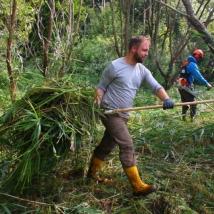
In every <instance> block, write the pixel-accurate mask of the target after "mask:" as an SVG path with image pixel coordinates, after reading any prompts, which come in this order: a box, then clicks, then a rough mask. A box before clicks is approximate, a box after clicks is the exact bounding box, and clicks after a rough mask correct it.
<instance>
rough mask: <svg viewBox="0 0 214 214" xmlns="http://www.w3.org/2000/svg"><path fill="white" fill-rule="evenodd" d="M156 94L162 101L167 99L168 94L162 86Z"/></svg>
mask: <svg viewBox="0 0 214 214" xmlns="http://www.w3.org/2000/svg"><path fill="white" fill-rule="evenodd" d="M156 96H157V97H159V99H160V100H162V101H164V100H166V99H169V95H168V94H167V93H166V91H165V89H164V88H160V89H159V90H158V91H157V92H156Z"/></svg>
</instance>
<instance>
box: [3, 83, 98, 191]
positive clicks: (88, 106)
mask: <svg viewBox="0 0 214 214" xmlns="http://www.w3.org/2000/svg"><path fill="white" fill-rule="evenodd" d="M92 96H93V89H92V87H87V86H85V87H82V86H78V85H75V84H74V83H68V82H67V83H65V82H63V81H62V82H58V83H49V84H48V85H46V86H44V87H35V88H33V89H31V90H29V91H28V93H27V94H26V95H25V96H24V97H23V98H22V99H21V100H19V101H17V102H16V103H14V104H13V105H12V106H11V108H10V109H9V110H8V111H7V112H6V113H5V114H4V115H3V116H2V117H1V121H0V146H1V148H5V149H6V150H7V151H8V150H9V151H10V154H11V156H10V163H11V164H10V167H9V170H8V176H6V178H5V179H4V181H3V182H2V185H1V186H2V187H3V188H5V189H7V190H9V191H10V190H12V191H14V190H16V191H18V190H19V191H23V190H24V189H25V188H26V187H28V186H29V185H30V184H31V183H32V181H33V180H34V179H36V178H39V176H41V175H42V173H44V172H48V171H50V170H51V169H52V168H53V167H54V166H55V164H56V162H57V160H59V159H61V158H63V157H65V155H66V154H68V152H69V151H70V150H73V151H74V150H75V148H76V146H77V143H78V142H80V141H81V139H82V138H86V137H87V139H89V140H91V139H92V138H93V134H94V130H95V125H96V115H97V113H98V112H97V111H96V108H94V104H93V97H92Z"/></svg>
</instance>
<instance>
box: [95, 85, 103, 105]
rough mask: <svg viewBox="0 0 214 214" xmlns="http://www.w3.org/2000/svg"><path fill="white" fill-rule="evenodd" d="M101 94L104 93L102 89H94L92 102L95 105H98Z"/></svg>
mask: <svg viewBox="0 0 214 214" xmlns="http://www.w3.org/2000/svg"><path fill="white" fill-rule="evenodd" d="M103 95H104V91H103V90H102V89H100V88H97V89H96V91H95V98H94V103H95V104H96V105H98V106H100V104H101V101H102V98H103Z"/></svg>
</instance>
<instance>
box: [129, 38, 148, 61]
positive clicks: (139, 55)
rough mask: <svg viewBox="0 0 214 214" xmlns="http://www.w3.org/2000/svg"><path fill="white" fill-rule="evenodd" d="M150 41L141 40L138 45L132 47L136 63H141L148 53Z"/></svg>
mask: <svg viewBox="0 0 214 214" xmlns="http://www.w3.org/2000/svg"><path fill="white" fill-rule="evenodd" d="M149 48H150V41H149V40H143V41H142V42H141V44H140V45H139V46H138V47H134V48H133V55H134V59H135V60H136V62H138V63H142V62H143V61H144V59H145V58H146V57H147V56H148V54H149Z"/></svg>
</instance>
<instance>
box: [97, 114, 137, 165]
mask: <svg viewBox="0 0 214 214" xmlns="http://www.w3.org/2000/svg"><path fill="white" fill-rule="evenodd" d="M101 120H102V123H103V125H104V126H105V128H106V130H105V132H104V136H103V138H102V140H101V142H100V144H99V145H98V146H97V147H96V148H95V150H94V155H95V156H96V157H98V158H99V159H101V160H105V158H106V156H107V155H109V154H110V153H111V152H112V150H113V149H114V148H115V146H116V145H118V146H119V151H120V152H119V157H120V161H121V164H122V166H123V167H124V168H126V167H131V166H134V165H136V160H135V155H134V146H133V141H132V138H131V136H130V134H129V131H128V127H127V122H128V119H126V118H123V117H120V116H118V115H106V116H105V117H102V118H101Z"/></svg>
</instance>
